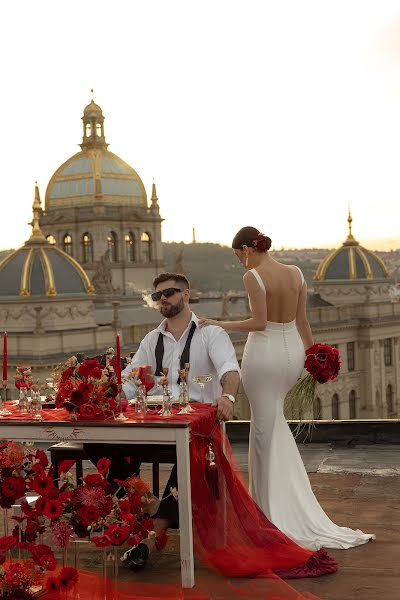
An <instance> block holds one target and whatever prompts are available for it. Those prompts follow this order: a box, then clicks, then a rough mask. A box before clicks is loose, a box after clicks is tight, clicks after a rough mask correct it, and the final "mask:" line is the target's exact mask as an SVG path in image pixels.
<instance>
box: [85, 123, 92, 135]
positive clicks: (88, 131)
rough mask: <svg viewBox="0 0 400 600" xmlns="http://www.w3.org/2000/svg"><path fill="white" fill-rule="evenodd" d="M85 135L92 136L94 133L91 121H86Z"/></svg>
mask: <svg viewBox="0 0 400 600" xmlns="http://www.w3.org/2000/svg"><path fill="white" fill-rule="evenodd" d="M85 135H86V137H90V136H91V135H92V126H91V125H90V123H86V127H85Z"/></svg>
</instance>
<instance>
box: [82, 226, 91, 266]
mask: <svg viewBox="0 0 400 600" xmlns="http://www.w3.org/2000/svg"><path fill="white" fill-rule="evenodd" d="M82 249H83V253H82V255H83V262H84V263H91V262H93V239H92V236H91V235H90V233H88V232H86V233H84V234H83V236H82Z"/></svg>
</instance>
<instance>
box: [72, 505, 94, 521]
mask: <svg viewBox="0 0 400 600" xmlns="http://www.w3.org/2000/svg"><path fill="white" fill-rule="evenodd" d="M76 512H77V515H78V517H79V518H80V520H81V521H82V523H83V524H84V525H91V524H92V523H94V522H95V521H97V519H98V518H99V517H100V511H99V509H98V508H97V506H80V507H79V508H78V510H77V511H76Z"/></svg>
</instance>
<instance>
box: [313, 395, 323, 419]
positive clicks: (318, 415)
mask: <svg viewBox="0 0 400 600" xmlns="http://www.w3.org/2000/svg"><path fill="white" fill-rule="evenodd" d="M313 418H314V419H315V420H316V421H318V419H322V406H321V398H318V397H317V398H315V400H314V405H313Z"/></svg>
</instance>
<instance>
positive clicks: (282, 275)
mask: <svg viewBox="0 0 400 600" xmlns="http://www.w3.org/2000/svg"><path fill="white" fill-rule="evenodd" d="M257 272H258V274H259V275H260V277H261V279H262V281H263V283H264V286H265V289H266V302H267V314H268V321H273V322H275V323H289V322H290V321H294V320H295V319H296V316H297V315H298V309H299V301H300V296H301V295H302V288H303V281H302V276H301V274H300V271H299V269H297V268H296V267H294V266H289V265H282V264H281V263H278V262H277V261H275V260H269V261H268V262H267V263H262V264H261V265H259V267H257Z"/></svg>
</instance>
